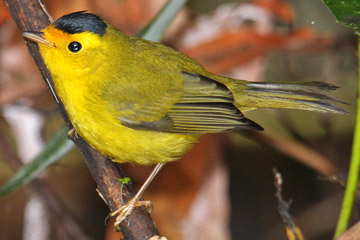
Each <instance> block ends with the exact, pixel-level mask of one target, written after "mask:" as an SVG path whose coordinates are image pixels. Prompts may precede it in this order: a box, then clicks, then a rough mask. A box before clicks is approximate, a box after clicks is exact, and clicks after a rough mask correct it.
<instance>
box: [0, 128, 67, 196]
mask: <svg viewBox="0 0 360 240" xmlns="http://www.w3.org/2000/svg"><path fill="white" fill-rule="evenodd" d="M68 130H69V129H68V127H63V128H62V129H60V130H59V131H58V132H57V133H56V134H55V135H54V136H53V137H52V138H51V139H50V141H49V142H48V143H47V144H46V146H45V147H44V149H43V150H42V151H41V152H40V153H39V154H38V156H37V157H36V158H35V159H34V160H32V161H31V162H30V163H28V164H27V165H25V166H24V167H23V168H21V169H20V170H19V171H18V172H16V173H15V175H14V176H13V177H12V178H11V179H10V180H9V181H7V182H6V183H5V184H4V185H2V186H1V188H0V197H3V196H5V195H7V194H10V193H12V192H14V191H16V190H18V189H19V188H21V187H22V186H24V185H26V184H27V183H29V182H30V181H31V180H33V179H34V178H36V177H37V176H38V175H39V173H40V172H42V171H43V170H44V169H46V168H47V167H48V166H49V165H51V164H52V163H54V162H56V161H57V160H59V159H60V158H61V157H63V156H64V155H65V154H66V153H68V152H69V151H70V150H71V149H72V148H73V147H74V144H73V142H72V141H70V140H68V139H67V133H68Z"/></svg>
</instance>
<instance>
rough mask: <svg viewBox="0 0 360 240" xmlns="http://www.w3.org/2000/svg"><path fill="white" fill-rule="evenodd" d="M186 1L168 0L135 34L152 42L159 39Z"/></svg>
mask: <svg viewBox="0 0 360 240" xmlns="http://www.w3.org/2000/svg"><path fill="white" fill-rule="evenodd" d="M186 2H187V0H169V1H168V3H167V4H166V5H165V7H164V8H163V9H162V10H161V11H160V12H159V14H158V15H157V16H156V18H155V19H154V20H152V21H151V23H150V24H149V25H148V26H147V27H146V28H144V29H143V30H142V31H141V32H140V33H139V34H138V35H137V36H138V37H141V38H144V39H147V40H150V41H154V42H158V41H160V40H161V38H162V37H163V35H164V33H165V31H166V30H167V29H168V27H169V26H170V24H171V22H172V20H173V19H174V18H175V16H176V15H177V13H178V12H179V11H180V10H181V8H183V6H184V5H185V3H186Z"/></svg>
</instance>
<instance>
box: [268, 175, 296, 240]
mask: <svg viewBox="0 0 360 240" xmlns="http://www.w3.org/2000/svg"><path fill="white" fill-rule="evenodd" d="M273 174H274V185H275V188H276V193H275V196H276V199H277V200H278V211H279V214H280V216H281V219H282V221H283V223H284V224H285V225H286V228H287V229H289V230H290V232H291V236H293V237H295V240H301V239H303V237H302V234H301V232H300V231H299V229H298V228H297V227H296V225H295V223H294V221H293V220H292V217H291V215H290V212H289V209H290V205H291V200H290V201H288V202H286V201H285V200H284V199H283V197H282V184H283V180H282V177H281V174H280V173H279V172H278V171H277V169H276V168H274V169H273ZM299 235H300V236H299Z"/></svg>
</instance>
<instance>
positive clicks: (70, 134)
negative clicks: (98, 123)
mask: <svg viewBox="0 0 360 240" xmlns="http://www.w3.org/2000/svg"><path fill="white" fill-rule="evenodd" d="M73 138H79V135H78V133H77V131H76V130H75V128H72V129H70V130H69V132H68V139H70V140H71V139H73Z"/></svg>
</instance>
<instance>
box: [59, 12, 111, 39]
mask: <svg viewBox="0 0 360 240" xmlns="http://www.w3.org/2000/svg"><path fill="white" fill-rule="evenodd" d="M54 24H55V27H56V28H58V29H60V30H63V31H64V32H67V33H82V32H85V31H89V32H93V33H95V34H98V35H100V36H103V35H104V34H105V30H106V27H107V26H106V24H105V23H104V22H103V20H101V18H99V17H98V16H96V15H94V14H92V13H86V12H85V11H80V12H74V13H70V14H67V15H64V16H62V17H61V18H59V19H58V20H56V21H55V23H54Z"/></svg>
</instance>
